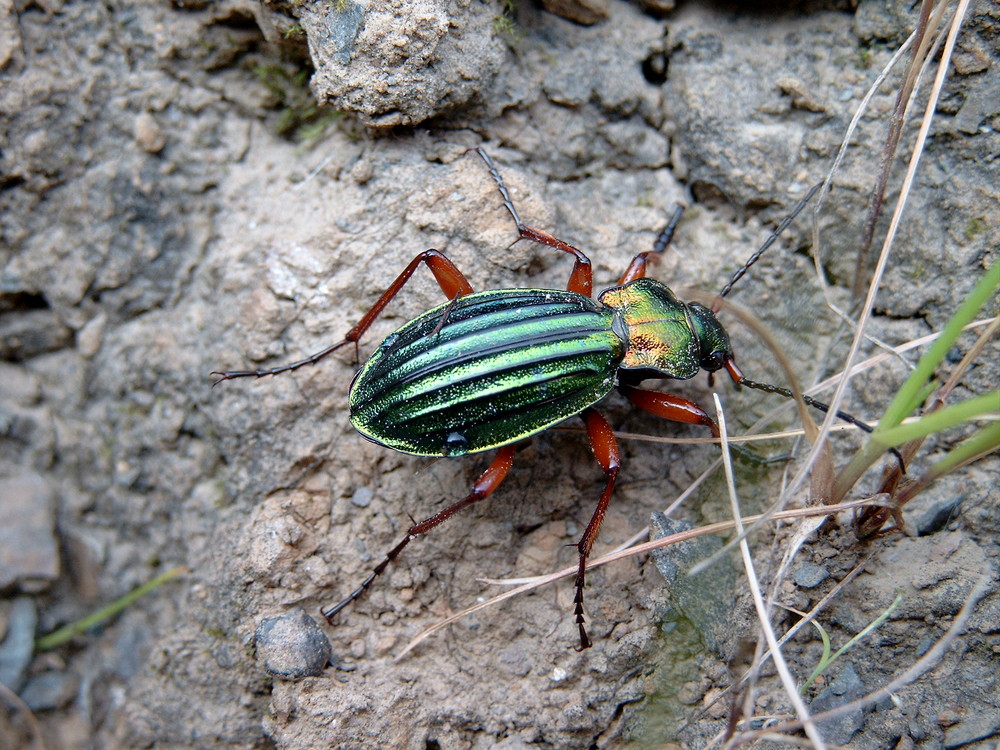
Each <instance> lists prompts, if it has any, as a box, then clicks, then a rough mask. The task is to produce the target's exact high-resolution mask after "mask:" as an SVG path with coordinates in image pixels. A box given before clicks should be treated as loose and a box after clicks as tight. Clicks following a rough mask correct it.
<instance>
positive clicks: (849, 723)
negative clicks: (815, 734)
mask: <svg viewBox="0 0 1000 750" xmlns="http://www.w3.org/2000/svg"><path fill="white" fill-rule="evenodd" d="M866 692H867V691H866V690H865V686H864V684H863V683H862V682H861V678H860V677H858V673H857V672H856V671H854V666H853V665H851V664H848V665H847V666H845V667H844V669H843V670H842V671H841V673H840V674H839V675H837V677H836V678H835V679H834V680H833V682H831V683H830V685H829V686H828V687H827V688H826V689H825V690H823V692H821V693H820V694H819V695H817V696H816V699H815V700H814V701H813V702H812V706H811V711H812V713H814V714H817V713H821V712H823V711H829V710H830V709H833V708H837V707H839V706H843V705H844V704H847V703H850V702H851V701H854V700H857V699H858V698H861V697H862V696H864V695H865V693H866ZM864 723H865V713H864V711H863V710H861V709H860V708H859V709H856V710H854V711H851V712H850V713H848V714H845V715H844V716H839V717H837V718H835V719H830V720H829V721H824V722H822V723H821V724H819V729H820V732H822V734H823V739H824V740H826V741H827V742H831V743H833V744H837V745H846V744H847V743H848V742H850V741H851V737H853V736H854V733H855V732H857V731H858V730H859V729H861V727H862V726H863V725H864Z"/></svg>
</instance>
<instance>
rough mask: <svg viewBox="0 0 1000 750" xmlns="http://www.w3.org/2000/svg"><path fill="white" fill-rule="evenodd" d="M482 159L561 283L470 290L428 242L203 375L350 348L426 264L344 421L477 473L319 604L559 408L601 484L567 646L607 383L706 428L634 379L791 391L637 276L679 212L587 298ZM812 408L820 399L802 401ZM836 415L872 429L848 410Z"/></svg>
mask: <svg viewBox="0 0 1000 750" xmlns="http://www.w3.org/2000/svg"><path fill="white" fill-rule="evenodd" d="M476 150H477V152H478V153H479V155H480V156H481V157H482V158H483V160H484V161H485V162H486V165H487V167H488V168H489V171H490V174H491V176H492V177H493V179H494V181H495V182H496V185H497V188H498V189H499V192H500V194H501V196H502V197H503V203H504V206H505V207H506V209H507V211H508V212H509V213H510V215H511V217H512V218H513V220H514V223H515V225H516V226H517V230H518V240H531V241H533V242H537V243H539V244H542V245H546V246H548V247H552V248H555V249H556V250H559V251H561V252H564V253H567V254H569V255H571V256H573V259H574V263H573V270H572V272H571V273H570V278H569V282H568V283H567V287H566V289H565V290H556V289H499V290H490V291H483V292H475V291H473V289H472V286H471V285H470V284H469V282H468V280H467V279H466V278H465V276H464V275H463V274H462V272H461V271H459V269H458V268H457V267H456V266H455V265H454V264H453V263H452V262H451V261H450V260H449V259H448V258H447V257H446V256H445V255H444V254H442V253H441V252H439V251H438V250H434V249H431V250H426V251H424V252H422V253H419V254H418V255H417V256H416V257H414V258H413V260H411V261H410V263H409V265H407V266H406V268H405V269H403V271H402V273H400V274H399V276H398V277H397V278H396V279H395V281H393V282H392V284H390V285H389V287H388V289H386V291H385V292H384V293H383V294H382V295H381V296H380V297H379V299H378V300H377V301H376V303H375V304H374V306H372V308H371V309H370V310H369V311H368V312H367V313H366V314H365V315H364V316H363V317H362V318H361V320H360V321H359V322H358V324H357V325H355V326H354V328H352V329H351V330H350V331H348V333H347V334H346V335H345V336H344V338H343V339H342V340H341V341H339V342H337V343H336V344H333V345H332V346H328V347H326V348H325V349H322V350H321V351H318V352H316V353H315V354H313V355H311V356H309V357H307V358H305V359H302V360H299V361H297V362H293V363H291V364H287V365H283V366H280V367H274V368H271V369H267V370H239V371H225V372H218V371H216V372H213V373H212V374H213V375H216V376H218V379H217V380H216V381H215V384H216V385H217V384H218V383H220V382H222V381H223V380H231V379H234V378H242V377H257V378H259V377H263V376H265V375H277V374H279V373H282V372H289V371H291V370H296V369H298V368H300V367H304V366H305V365H310V364H315V363H316V362H319V361H320V360H321V359H323V358H324V357H326V356H327V355H329V354H331V353H333V352H335V351H337V350H338V349H340V348H342V347H344V346H347V345H348V344H357V342H358V341H359V339H360V338H361V337H362V336H363V335H364V334H365V332H366V331H367V330H368V328H369V327H370V326H371V325H372V323H373V322H374V321H375V319H376V318H377V317H378V316H379V315H380V314H381V313H382V311H383V310H384V309H385V307H386V305H388V303H389V302H390V301H391V300H392V299H393V297H395V296H396V295H397V294H398V293H399V291H400V290H401V289H402V288H403V286H404V285H405V284H406V282H407V281H408V280H409V279H410V277H411V276H412V275H413V273H414V272H415V271H416V269H417V268H418V267H419V266H420V265H421V264H424V265H426V266H427V267H428V268H429V269H430V271H431V272H432V273H433V274H434V278H435V279H436V280H437V282H438V284H439V286H440V287H441V290H442V291H443V292H444V294H445V296H446V297H447V299H448V300H449V301H448V302H446V303H445V304H442V305H440V306H438V307H435V308H434V309H432V310H429V311H428V312H426V313H424V314H423V315H420V316H419V317H417V318H415V319H414V320H412V321H410V322H408V323H406V324H405V325H403V326H402V327H401V328H400V329H398V330H397V331H396V332H395V333H392V334H390V335H389V336H388V337H386V339H385V340H384V341H383V342H382V343H381V344H380V345H379V347H378V348H377V349H376V350H375V352H374V353H373V354H372V355H371V357H370V358H369V359H368V361H367V362H366V363H365V364H364V366H363V367H362V368H361V370H360V371H359V372H358V375H357V376H356V377H355V380H354V382H353V384H352V385H351V392H350V408H351V421H352V423H353V424H354V426H355V427H356V428H357V429H358V431H359V432H361V434H362V435H364V436H365V437H366V438H367V439H369V440H371V441H373V442H376V443H379V444H381V445H384V446H386V447H388V448H392V449H393V450H397V451H401V452H404V453H410V454H414V455H422V456H445V457H452V456H461V455H465V454H467V453H478V452H482V451H487V450H497V453H496V455H495V457H494V458H493V459H492V461H491V462H490V465H489V466H488V467H487V469H486V471H484V472H483V473H482V475H481V476H480V477H479V479H478V480H477V481H476V482H475V484H474V485H473V487H472V490H471V492H470V493H469V494H468V495H467V496H466V497H465V498H463V499H462V500H460V501H458V502H457V503H454V504H453V505H451V506H449V507H447V508H445V509H444V510H442V511H440V512H439V513H437V514H435V515H433V516H431V517H429V518H427V519H424V520H423V521H420V522H419V523H414V524H413V525H412V526H410V528H409V529H408V530H407V532H406V535H405V537H404V538H403V539H402V541H400V542H399V543H398V544H397V545H396V546H395V547H393V548H392V549H391V550H389V552H388V553H387V554H386V556H385V558H383V560H382V561H381V562H380V563H379V564H378V565H377V566H376V567H375V568H374V569H373V571H372V572H371V574H370V575H369V576H368V577H367V578H366V579H365V580H364V581H363V582H362V583H361V585H360V586H358V587H357V588H356V589H355V590H354V591H352V592H351V594H350V595H348V596H347V597H346V598H345V599H343V600H342V601H341V602H339V603H338V604H335V605H333V606H331V607H326V608H324V609H322V610H321V612H322V614H323V616H324V617H326V619H327V620H328V621H330V622H331V623H332V620H333V617H334V616H335V615H336V614H337V613H338V612H339V611H340V610H342V609H343V608H344V607H346V606H347V605H348V604H350V603H351V602H352V601H354V600H355V599H357V598H358V597H360V596H361V595H362V594H363V593H364V592H365V591H366V590H367V589H368V587H369V586H370V585H371V584H372V582H373V581H374V580H375V578H376V577H377V576H378V575H379V574H380V573H382V571H383V570H385V568H386V567H387V566H388V565H389V564H390V563H391V562H392V561H393V560H394V559H395V558H396V557H397V556H398V555H399V554H400V552H402V550H403V548H405V547H406V545H407V544H409V542H410V540H411V539H413V538H414V537H416V536H420V535H421V534H425V533H426V532H428V531H430V530H431V529H432V528H434V527H435V526H437V525H438V524H440V523H442V522H444V521H446V520H447V519H448V518H450V517H451V516H453V515H455V514H456V513H457V512H459V511H460V510H462V509H463V508H465V507H467V506H469V505H472V504H473V503H476V502H478V501H480V500H483V499H485V498H487V497H489V495H490V494H491V493H492V492H493V491H494V490H495V489H496V488H497V487H498V486H499V485H500V483H501V482H502V481H503V480H504V478H505V477H506V475H507V473H508V471H509V470H510V467H511V465H512V462H513V458H514V444H515V443H517V442H519V441H521V440H524V439H525V438H528V437H530V436H531V435H534V434H536V433H538V432H541V431H542V430H545V429H547V428H548V427H551V426H553V425H555V424H558V423H560V422H563V421H565V420H567V419H569V418H571V417H575V416H580V417H581V418H582V419H583V422H584V425H585V427H586V430H587V436H588V438H589V441H590V446H591V449H592V450H593V453H594V456H595V458H596V459H597V461H598V463H599V464H600V466H601V469H602V470H603V471H604V475H605V487H604V490H603V492H602V493H601V497H600V500H599V501H598V504H597V508H596V509H595V510H594V513H593V515H592V517H591V520H590V523H589V524H588V525H587V528H586V530H585V531H584V533H583V536H582V537H581V538H580V540H579V542H578V543H577V550H578V553H579V565H578V568H577V575H576V580H575V586H576V595H575V597H574V611H573V614H574V617H575V620H576V623H577V626H578V628H579V634H580V644H579V647H578V648H579V650H583V649H586V648H589V647H590V646H591V641H590V638H589V636H588V635H587V631H586V628H585V626H584V621H585V618H584V608H583V590H584V580H585V571H586V563H587V558H588V556H589V555H590V551H591V548H592V547H593V544H594V540H595V539H596V538H597V534H598V531H599V530H600V527H601V522H602V521H603V519H604V515H605V512H606V510H607V507H608V503H609V501H610V500H611V495H612V493H613V491H614V486H615V481H616V479H617V476H618V470H619V467H620V458H619V451H618V444H617V442H616V440H615V437H614V434H613V432H612V430H611V426H610V425H609V424H608V422H607V420H605V419H604V417H602V416H601V415H600V413H599V412H598V411H597V410H596V409H595V408H594V405H595V404H597V402H599V401H600V400H601V399H603V398H604V397H605V396H606V395H607V394H608V393H610V392H611V391H612V390H614V389H615V388H617V389H618V391H619V392H620V393H621V394H622V395H624V396H625V398H626V399H628V400H629V401H630V402H631V403H632V404H634V405H635V406H637V407H639V408H640V409H643V410H645V411H647V412H650V413H652V414H655V415H657V416H659V417H662V418H664V419H668V420H671V421H675V422H685V423H689V424H700V425H704V426H705V427H707V428H708V429H709V430H710V431H711V433H712V435H713V436H715V437H719V429H718V427H717V426H716V424H715V422H714V420H712V418H711V417H710V416H709V415H708V414H707V413H706V412H705V411H704V410H703V409H702V408H701V407H700V406H698V405H697V404H696V403H694V402H693V401H690V400H688V399H686V398H683V397H681V396H676V395H672V394H668V393H662V392H660V391H654V390H647V389H643V388H640V387H638V386H639V384H640V383H641V382H642V381H643V380H645V379H647V378H660V379H663V378H668V379H671V378H672V379H687V378H690V377H693V376H694V375H696V374H697V373H698V372H700V371H701V370H706V371H708V372H716V371H718V370H721V369H725V370H726V371H727V372H728V374H729V375H730V377H731V378H732V380H733V382H734V383H736V384H737V386H740V385H745V386H748V387H750V388H756V389H758V390H763V391H766V392H769V393H776V394H779V395H782V396H784V397H786V398H791V397H792V394H791V392H790V391H789V390H787V389H785V388H781V387H778V386H773V385H768V384H766V383H758V382H755V381H751V380H749V379H747V378H746V377H745V376H744V375H743V373H742V372H741V371H740V369H739V367H738V366H737V365H736V361H735V359H734V356H733V351H732V347H731V345H730V341H729V336H728V335H727V334H726V331H725V329H724V328H723V327H722V325H721V324H720V323H719V321H718V319H717V318H716V316H715V311H713V310H710V309H708V308H707V307H705V306H704V305H701V304H698V303H696V302H691V303H685V302H682V301H680V300H679V299H677V297H676V296H675V295H674V294H673V292H671V291H670V289H669V288H667V287H666V286H665V285H664V284H662V283H661V282H659V281H656V280H654V279H649V278H646V270H647V265H648V259H649V258H650V257H651V256H654V257H655V256H656V255H659V254H660V253H662V252H663V251H664V250H665V249H666V248H667V246H668V245H669V243H670V240H671V238H672V237H673V233H674V230H675V229H676V227H677V224H678V222H679V221H680V218H681V215H682V213H683V209H682V208H681V207H678V208H677V209H676V210H675V211H674V213H673V215H672V216H671V218H670V221H669V222H668V224H667V226H666V227H664V229H663V230H662V231H661V232H660V233H659V235H658V236H657V239H656V242H655V243H654V245H653V248H652V249H651V250H648V251H645V252H641V253H639V254H638V255H636V256H635V257H634V258H633V259H632V261H631V262H630V263H629V265H628V267H627V268H626V269H625V272H624V273H623V274H622V275H621V277H620V278H619V280H618V284H617V285H616V286H614V287H612V288H610V289H607V290H605V291H603V292H602V293H601V294H600V295H599V296H598V298H597V300H594V299H593V296H592V281H591V267H590V260H589V259H588V258H587V256H586V255H585V254H584V253H583V252H582V251H581V250H579V249H578V248H576V247H573V246H572V245H570V244H568V243H566V242H563V241H562V240H560V239H557V238H556V237H553V236H552V235H550V234H548V233H547V232H544V231H542V230H539V229H535V228H533V227H530V226H528V225H526V224H525V223H524V222H523V221H521V218H520V216H519V215H518V213H517V211H516V209H515V208H514V205H513V203H512V201H511V198H510V194H509V192H508V190H507V187H506V186H505V185H504V181H503V179H502V178H501V176H500V173H499V172H498V171H497V168H496V166H495V165H494V163H493V161H492V159H490V157H489V155H488V154H487V153H486V152H485V151H484V150H483V149H481V148H479V149H476ZM817 189H818V186H817V187H815V188H813V189H812V190H811V191H810V192H809V193H808V195H806V197H805V198H804V199H803V200H802V201H800V202H799V204H798V205H797V206H796V207H795V208H794V209H793V211H792V212H791V214H790V215H789V216H788V217H787V218H786V219H785V220H784V221H783V222H782V223H781V225H780V226H779V227H778V228H777V229H776V230H775V231H774V232H773V233H772V235H771V236H770V237H769V238H768V239H767V241H766V242H765V243H764V244H763V245H762V246H761V248H760V249H759V250H758V251H757V252H755V253H754V254H753V255H752V256H751V257H750V258H749V259H748V260H747V262H746V263H745V264H744V265H743V266H742V267H741V268H740V269H739V270H738V271H737V272H736V273H735V274H734V276H733V278H732V279H731V280H730V282H729V283H728V284H727V285H726V286H725V287H724V288H723V289H722V291H721V292H720V294H719V296H720V298H721V297H724V296H725V295H726V294H728V293H729V291H730V290H731V289H732V287H733V284H734V283H735V282H736V281H738V280H739V279H740V278H741V277H742V276H743V275H744V274H745V273H746V271H747V269H748V268H750V266H752V265H753V264H754V263H756V262H757V260H758V259H759V258H760V256H761V255H762V254H763V252H764V251H765V250H767V248H768V247H769V246H770V245H771V244H772V243H773V242H774V240H775V238H776V237H777V236H778V235H779V234H780V233H781V232H782V231H783V230H784V229H785V228H786V227H787V226H788V225H789V224H790V223H791V221H792V220H793V219H794V218H795V217H796V216H797V215H798V213H799V212H800V211H801V210H802V209H803V208H804V207H805V205H806V203H807V202H808V201H809V200H810V198H811V197H812V196H813V194H814V193H815V191H816V190H817ZM804 400H805V401H806V403H808V404H810V405H811V406H814V407H816V408H818V409H820V410H822V411H828V407H827V406H826V404H823V403H821V402H818V401H815V400H813V399H811V398H808V397H804ZM837 416H838V417H840V418H841V419H844V420H846V421H848V422H851V423H852V424H855V425H857V426H859V427H861V428H862V429H865V430H867V431H870V430H871V428H870V427H868V426H867V425H865V424H864V423H862V422H859V421H858V420H856V419H854V418H853V417H851V416H850V415H848V414H845V413H843V412H837Z"/></svg>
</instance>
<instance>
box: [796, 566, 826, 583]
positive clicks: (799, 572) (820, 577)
mask: <svg viewBox="0 0 1000 750" xmlns="http://www.w3.org/2000/svg"><path fill="white" fill-rule="evenodd" d="M829 577H830V572H829V571H828V570H827V569H826V568H824V567H823V566H822V565H816V564H814V563H808V562H807V563H802V564H801V565H800V566H799V567H798V568H796V570H795V584H796V585H797V586H801V587H802V588H804V589H811V588H813V587H814V586H819V585H820V584H821V583H823V581H825V580H826V579H827V578H829Z"/></svg>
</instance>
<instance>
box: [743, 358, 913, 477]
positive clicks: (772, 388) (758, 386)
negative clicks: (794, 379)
mask: <svg viewBox="0 0 1000 750" xmlns="http://www.w3.org/2000/svg"><path fill="white" fill-rule="evenodd" d="M738 383H739V385H745V386H746V387H747V388H753V389H754V390H757V391H764V393H776V394H778V395H779V396H784V397H785V398H789V399H794V398H795V396H794V395H793V394H792V392H791V391H790V390H788V389H787V388H782V387H781V386H777V385H771V384H770V383H758V382H756V381H755V380H750V379H749V378H747V377H742V378H740V380H739V381H738ZM802 400H803V401H805V402H806V403H807V404H808V405H809V406H811V407H813V408H814V409H819V410H820V411H821V412H823V413H824V414H828V413H829V412H830V406H829V404H824V403H823V402H822V401H817V400H816V399H814V398H812V397H811V396H806V395H805V394H802ZM836 415H837V418H838V419H842V420H843V421H845V422H847V423H848V424H852V425H854V426H855V427H857V428H858V429H859V430H862V431H863V432H867V433H868V434H869V435H870V434H871V433H872V432H874V428H873V427H872V426H871V425H870V424H868V423H867V422H862V421H861V420H860V419H858V418H857V417H853V416H851V415H850V414H848V413H847V412H844V411H837V412H836ZM889 452H890V453H891V454H892V455H893V456H895V457H896V460H897V461H899V468H900V470H901V471H902V472H903V474H906V462H905V461H903V456H902V454H901V453H900V452H899V451H898V450H896V449H895V448H890V449H889Z"/></svg>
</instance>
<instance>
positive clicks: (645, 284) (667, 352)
mask: <svg viewBox="0 0 1000 750" xmlns="http://www.w3.org/2000/svg"><path fill="white" fill-rule="evenodd" d="M599 299H600V302H601V303H602V304H604V305H607V306H608V307H610V308H612V309H613V310H614V311H615V313H616V314H617V316H618V322H619V323H620V327H621V328H622V329H623V331H624V333H625V338H626V342H627V344H628V349H627V351H626V353H625V358H624V359H623V360H622V363H621V364H620V365H619V368H620V369H623V370H652V371H655V373H656V375H651V376H652V377H657V376H658V377H665V378H676V379H678V380H684V379H686V378H691V377H694V376H695V375H696V374H698V371H699V370H700V369H701V347H700V344H699V341H698V337H697V334H696V332H695V331H696V329H695V326H694V321H693V320H692V317H691V313H690V310H689V307H688V305H686V304H685V303H683V302H681V301H680V300H679V299H677V297H676V296H675V295H674V293H673V292H671V291H670V289H668V288H667V287H666V286H665V285H663V284H662V283H660V282H659V281H656V280H655V279H647V278H642V279H636V280H635V281H632V282H630V283H628V284H625V285H624V286H619V287H613V288H611V289H607V290H605V291H604V292H603V293H602V294H601V296H600V298H599Z"/></svg>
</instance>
